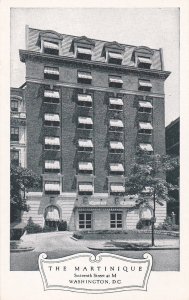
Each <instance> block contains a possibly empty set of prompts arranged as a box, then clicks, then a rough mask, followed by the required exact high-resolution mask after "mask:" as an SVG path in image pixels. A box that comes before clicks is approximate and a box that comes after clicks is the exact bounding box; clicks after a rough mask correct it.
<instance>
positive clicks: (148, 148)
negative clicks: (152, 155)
mask: <svg viewBox="0 0 189 300" xmlns="http://www.w3.org/2000/svg"><path fill="white" fill-rule="evenodd" d="M139 147H140V149H141V150H145V151H149V152H152V151H153V147H152V145H151V144H139Z"/></svg>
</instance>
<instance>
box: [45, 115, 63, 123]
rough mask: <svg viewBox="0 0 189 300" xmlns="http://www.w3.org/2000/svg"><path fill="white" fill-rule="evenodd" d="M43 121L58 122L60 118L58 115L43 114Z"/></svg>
mask: <svg viewBox="0 0 189 300" xmlns="http://www.w3.org/2000/svg"><path fill="white" fill-rule="evenodd" d="M45 121H54V122H60V117H59V115H58V114H45Z"/></svg>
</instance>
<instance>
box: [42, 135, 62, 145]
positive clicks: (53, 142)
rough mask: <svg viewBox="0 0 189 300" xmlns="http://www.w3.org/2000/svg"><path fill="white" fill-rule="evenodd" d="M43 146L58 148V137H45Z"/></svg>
mask: <svg viewBox="0 0 189 300" xmlns="http://www.w3.org/2000/svg"><path fill="white" fill-rule="evenodd" d="M45 145H58V146H60V138H59V137H50V136H48V137H45Z"/></svg>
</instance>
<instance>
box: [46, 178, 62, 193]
mask: <svg viewBox="0 0 189 300" xmlns="http://www.w3.org/2000/svg"><path fill="white" fill-rule="evenodd" d="M44 188H45V194H49V195H51V194H56V195H57V194H60V182H59V181H46V182H45V185H44Z"/></svg>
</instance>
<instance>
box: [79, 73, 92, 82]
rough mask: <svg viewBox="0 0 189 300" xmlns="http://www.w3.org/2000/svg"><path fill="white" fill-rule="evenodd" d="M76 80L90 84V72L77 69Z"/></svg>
mask: <svg viewBox="0 0 189 300" xmlns="http://www.w3.org/2000/svg"><path fill="white" fill-rule="evenodd" d="M77 82H78V83H85V84H91V82H92V76H91V72H84V71H78V74H77Z"/></svg>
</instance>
